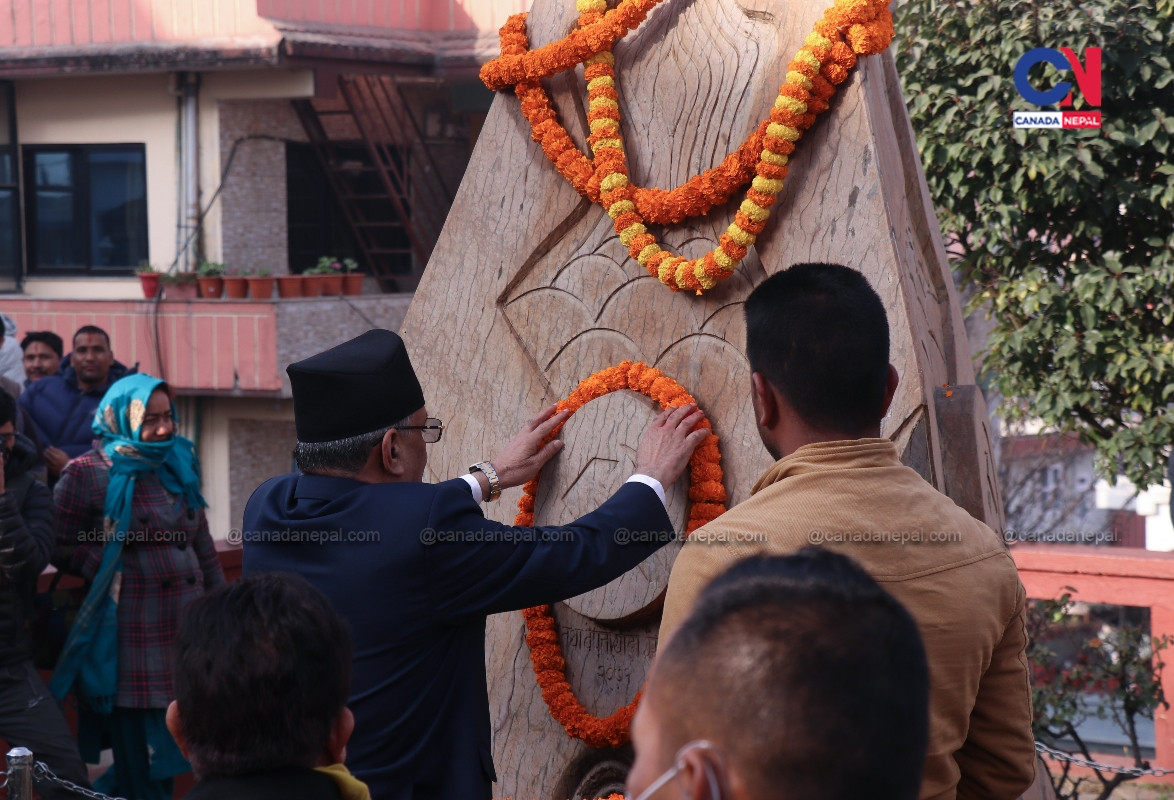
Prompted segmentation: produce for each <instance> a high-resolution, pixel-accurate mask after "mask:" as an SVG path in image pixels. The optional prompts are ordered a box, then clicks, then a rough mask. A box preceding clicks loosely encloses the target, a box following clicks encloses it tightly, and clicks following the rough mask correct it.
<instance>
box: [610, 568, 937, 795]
mask: <svg viewBox="0 0 1174 800" xmlns="http://www.w3.org/2000/svg"><path fill="white" fill-rule="evenodd" d="M928 736H929V669H928V666H927V662H926V656H925V647H924V645H923V643H922V639H921V636H920V634H919V633H918V630H917V624H916V623H915V622H914V621H913V618H912V617H911V616H910V615H909V612H908V611H906V610H905V608H904V607H903V606H902V605H901V604H900V603H899V602H897V600H896V599H894V597H893V596H892V595H890V594H889V593H888V592H886V591H885V590H884V589H882V588H881V587H880V586H879V585H878V584H877V582H876V581H874V580H873V579H872V578H871V577H869V575H868V574H867V573H866V572H865V571H864V570H863V569H862V568H861V567H860V566H859V565H858V564H856V563H855V562H854V561H852V560H851V559H849V558H847V557H846V556H843V555H840V554H838V553H833V552H831V551H829V550H824V549H821V548H817V547H807V548H804V549H802V550H799V551H798V552H796V553H794V554H792V555H788V556H767V555H757V556H752V557H750V558H747V559H744V560H742V561H739V562H737V563H736V564H734V566H732V567H730V568H729V569H728V570H727V571H726V572H724V573H723V574H721V575H719V576H718V577H717V578H716V579H714V581H713V582H712V583H710V584H709V585H708V587H706V588H705V589H704V590H703V591H702V592H701V594H700V596H699V597H698V598H697V603H696V605H695V606H694V608H693V611H692V613H690V614H689V615H688V616H687V617H686V618H685V620H684V621H683V622H682V623H681V625H680V627H679V628H678V629H677V630H676V632H675V633H674V634H673V635H672V638H670V639H669V640H668V641H667V642H664V641H662V643H661V648H660V650H659V651H658V652H657V656H656V661H655V662H654V663H653V667H652V674H651V675H650V676H649V678H648V683H647V685H646V686H645V689H644V694H643V697H642V699H641V701H640V707H639V710H637V712H636V716H635V718H634V719H633V720H632V746H633V749H634V750H635V754H636V758H635V762H634V763H633V765H632V770H631V772H630V773H629V775H628V792H627V796H628V797H630V798H633V800H686V799H688V800H771V799H772V798H780V800H781V799H782V798H793V797H799V798H803V800H857V799H858V798H868V800H916V799H917V796H918V790H919V787H920V785H921V773H922V764H923V763H924V761H925V754H926V742H927V741H928Z"/></svg>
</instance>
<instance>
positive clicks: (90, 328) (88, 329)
mask: <svg viewBox="0 0 1174 800" xmlns="http://www.w3.org/2000/svg"><path fill="white" fill-rule="evenodd" d="M83 333H92V334H95V335H97V336H102V337H104V338H105V339H106V346H107V347H110V334H108V333H106V331H104V330H102V329H101V328H99V327H98V326H97V325H82V326H81V327H80V328H78V329H77V332H76V333H74V335H73V343H74V345H75V346H76V344H77V337H79V336H81V335H82V334H83Z"/></svg>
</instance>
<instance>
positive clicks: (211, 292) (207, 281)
mask: <svg viewBox="0 0 1174 800" xmlns="http://www.w3.org/2000/svg"><path fill="white" fill-rule="evenodd" d="M196 283H198V284H199V285H200V297H203V298H204V299H205V300H215V299H216V298H217V297H219V296H220V294H221V292H223V291H224V279H223V278H221V277H220V276H219V275H205V276H201V277H200V278H197V279H196Z"/></svg>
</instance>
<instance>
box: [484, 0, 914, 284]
mask: <svg viewBox="0 0 1174 800" xmlns="http://www.w3.org/2000/svg"><path fill="white" fill-rule="evenodd" d="M660 2H661V0H621V2H620V4H619V5H618V6H616V7H615V8H614V9H611V10H610V11H609V10H608V9H607V2H606V0H577V2H576V8H577V9H578V11H579V21H578V27H576V28H575V30H573V31H571V33H570V34H568V35H567V36H566V37H565V38H564V39H562V40H561V41H558V42H553V43H551V44H548V45H545V46H543V47H540V48H538V49H537V50H530V46H529V39H528V37H527V35H526V15H525V14H515V15H513V16H511V17H510V18H509V19H508V20H507V21H506V24H505V25H504V26H503V27H502V28H501V31H500V34H501V53H502V54H501V56H500V57H499V58H497V59H494V60H493V61H490V62H488V63H487V64H485V66H483V67H482V68H481V80H482V81H483V82H484V83H485V85H486V86H488V87H489V88H490V89H494V90H496V89H501V88H505V87H506V86H510V85H513V86H514V92H515V94H516V95H517V96H518V99H519V100H520V101H521V106H522V114H523V116H525V118H526V121H527V122H528V123H529V124H530V135H531V138H533V139H534V141H535V142H538V143H539V144H540V145H541V147H542V151H543V153H545V154H546V157H547V158H548V159H549V160H550V162H551V163H552V164H554V166H555V167H556V168H557V169H558V171H559V172H560V173H561V174H562V175H563V177H565V178H566V179H567V180H568V181H569V182H570V183H571V185H572V186H574V188H575V190H576V191H577V192H579V193H580V194H581V195H583V196H584V197H587V198H588V199H590V200H591V201H592V202H595V203H598V204H599V205H601V206H602V207H603V209H604V210H605V211H607V213H608V216H609V217H611V219H612V225H613V227H614V228H615V231H616V234H617V235H618V236H619V238H620V242H621V243H622V244H623V245H624V246H625V247H627V248H628V253H629V255H630V256H631V257H632V258H634V259H635V260H636V261H637V262H638V263H639V264H640V266H642V267H644V268H645V269H647V270H648V272H649V273H650V274H652V275H653V276H654V277H656V278H657V279H659V280H660V281H661V282H662V283H664V284H665V285H666V286H668V287H669V288H670V289H672V290H673V291H678V290H680V289H689V290H691V291H694V292H695V293H697V294H701V293H702V292H703V291H705V290H707V289H711V288H713V287H714V286H716V285H717V282H718V281H719V280H722V279H724V278H728V277H729V276H730V275H731V274H733V271H734V269H735V268H737V266H738V264H739V263H741V261H742V259H743V258H745V256H746V253H747V251H748V248H749V247H750V246H751V245H753V244H754V242H755V241H756V239H757V236H758V234H760V233H761V232H762V231H763V230H764V229H765V227H766V221H767V219H769V217H770V207H771V206H772V205H774V203H775V201H776V199H777V198H778V194H779V192H780V191H782V188H783V181H784V179H785V178H786V176H787V162H788V159H789V157H790V155H791V153H793V152H794V150H795V142H797V141H798V140H799V139H800V138H801V137H802V136H803V133H804V132H805V131H807V130H808V129H809V128H810V127H811V126H812V125H813V124H814V123H815V118H816V116H817V115H818V114H821V113H822V112H824V111H826V110H827V109H828V107H829V105H828V104H829V102H830V100H831V98H832V96H833V95H834V94H835V87H836V86H837V85H839V84H840V83H843V82H844V80H846V79H847V77H848V73H849V71H850V70H851V69H852V67H854V66H855V65H856V59H857V56H862V55H873V54H876V53H879V52H881V51H882V50H884V49H885V48H886V47H888V45H889V42H890V41H891V40H892V38H893V20H892V15H891V13H890V12H889V8H888V0H835V4H834V5H833V6H832V7H830V8H828V9H826V10H825V11H824V15H823V18H822V19H820V20H819V21H818V22H816V23H815V29H814V31H813V32H812V33H810V34H808V36H807V38H806V40H805V42H804V45H803V47H802V48H801V49H800V50H799V52H798V54H796V56H795V58H794V60H792V61H791V63H790V64H789V65H788V67H787V75H786V80H785V81H784V82H783V84H782V85H781V86H780V87H779V92H778V97H776V98H775V101H774V107H773V108H772V109H771V112H770V116H769V117H768V118H767V119H766V120H764V121H763V122H762V123H761V124H760V125H759V126H758V128H757V130H756V131H755V132H754V133H753V134H752V135H751V136H750V137H749V138H748V139H747V140H746V141H745V142H744V143H743V144H742V145H741V146H739V147H738V148H737V149H736V150H735V151H734V152H732V153H730V154H729V155H728V156H726V157H725V159H724V160H723V161H722V163H721V164H720V165H719V166H717V167H715V168H713V169H710V170H707V171H706V172H704V173H702V174H701V175H697V176H695V177H693V178H691V179H689V180H688V181H686V182H685V183H684V184H682V185H681V186H678V187H676V188H674V189H669V190H661V189H646V188H643V187H639V186H635V185H634V184H632V183H631V182H630V181H629V176H628V165H627V155H626V151H625V149H624V142H623V137H622V135H621V132H620V107H619V93H618V92H617V90H616V83H615V69H614V64H615V59H614V57H613V56H612V53H611V48H612V46H613V45H614V44H615V42H616V41H617V40H618V39H620V38H621V37H622V36H624V35H625V34H627V33H628V32H629V31H631V30H633V29H634V28H635V27H637V26H638V25H639V24H640V23H641V22H642V21H643V20H644V18H645V17H646V16H647V15H648V12H649V11H650V10H651V9H652V8H653V7H655V6H656V5H657V4H658V3H660ZM579 63H581V64H583V65H584V66H585V72H584V78H585V79H586V81H587V90H588V91H587V97H588V113H587V122H588V125H589V127H590V130H591V135H590V136H588V138H587V143H588V145H589V147H590V149H591V153H592V156H593V158H592V159H589V158H587V156H585V155H584V154H583V153H582V152H580V151H579V149H578V147H576V146H575V143H574V141H573V140H572V139H571V137H570V134H569V133H567V130H566V128H565V127H563V126H562V125H561V124H559V122H558V119H557V115H556V113H555V110H554V104H553V103H552V102H551V99H550V95H549V94H548V93H547V92H546V90H545V89H544V88H543V87H542V84H541V79H542V78H544V77H549V76H551V75H554V74H556V73H558V72H563V71H565V70H568V69H571V68H573V67H574V66H575V65H576V64H579ZM748 181H749V182H750V188H749V189H748V190H747V192H746V197H745V199H744V200H743V201H742V203H741V205H740V206H739V208H738V212H737V214H735V216H734V221H733V222H732V223H731V224H730V226H729V227H728V228H727V229H726V231H725V232H724V233H723V234H722V235H721V237H720V238H719V241H718V246H717V247H716V248H715V249H714V250H712V251H711V252H709V253H706V254H705V256H703V257H702V258H697V259H692V260H690V259H686V258H683V257H681V256H678V255H675V254H674V253H672V252H670V251H668V250H666V249H664V248H662V247H661V246H660V245H659V244H658V243H657V241H656V238H655V237H654V236H653V235H652V234H651V233H649V231H648V229H647V227H646V223H654V224H670V223H676V222H680V221H681V220H683V219H686V218H689V217H696V216H701V215H703V214H706V213H707V212H708V211H709V210H710V209H711V208H713V207H714V206H715V205H720V204H722V203H725V202H727V201H728V200H729V198H730V197H731V196H732V194H733V192H734V191H736V190H737V189H738V188H740V187H741V186H744V185H745V184H746V183H747V182H748Z"/></svg>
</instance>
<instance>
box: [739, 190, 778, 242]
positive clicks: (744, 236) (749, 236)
mask: <svg viewBox="0 0 1174 800" xmlns="http://www.w3.org/2000/svg"><path fill="white" fill-rule="evenodd" d="M779 183H782V181H779ZM726 233H728V234H729V235H730V238H731V239H733V240H734V241H735V242H737V243H738V244H740V245H742V246H743V247H749V246H750V245H752V244H754V241H755V238H756V237H755V236H754V234H753V233H747V232H746V231H744V230H742V229H741V228H739V227H738V223H736V222H731V223H730V227H728V228H726Z"/></svg>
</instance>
